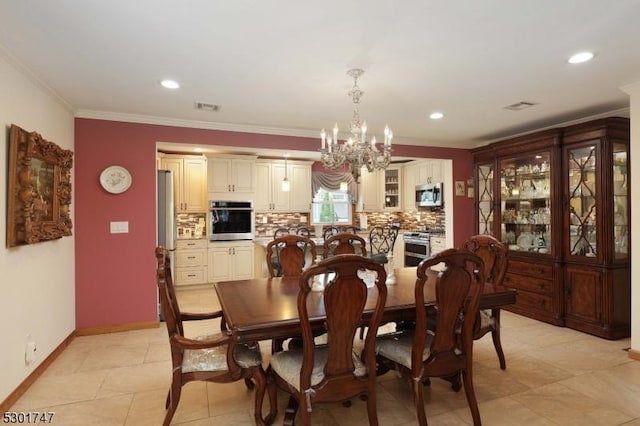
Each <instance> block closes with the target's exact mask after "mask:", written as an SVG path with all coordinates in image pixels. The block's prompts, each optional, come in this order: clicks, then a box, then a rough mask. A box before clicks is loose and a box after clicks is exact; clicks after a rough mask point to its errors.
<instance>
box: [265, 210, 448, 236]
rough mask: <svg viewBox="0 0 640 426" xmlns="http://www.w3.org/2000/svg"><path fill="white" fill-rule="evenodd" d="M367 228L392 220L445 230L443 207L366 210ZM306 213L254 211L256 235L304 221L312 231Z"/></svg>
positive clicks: (356, 219)
mask: <svg viewBox="0 0 640 426" xmlns="http://www.w3.org/2000/svg"><path fill="white" fill-rule="evenodd" d="M365 214H366V215H367V228H369V229H370V228H372V227H373V226H376V225H387V224H390V223H392V222H400V229H402V230H403V231H412V230H415V231H418V230H422V229H427V230H429V231H430V232H433V233H444V232H445V215H444V209H430V210H421V211H418V212H411V213H405V212H368V213H365ZM359 219H360V213H355V215H354V221H353V225H354V226H356V227H357V226H359V224H360V220H359ZM308 222H309V214H308V213H256V228H255V232H256V236H257V237H272V236H273V233H274V232H275V230H276V229H278V228H282V227H289V226H296V225H299V224H304V223H306V224H307V226H309V228H310V229H311V230H312V232H313V226H311V225H309V223H308Z"/></svg>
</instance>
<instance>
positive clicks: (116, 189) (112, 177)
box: [100, 166, 132, 194]
mask: <svg viewBox="0 0 640 426" xmlns="http://www.w3.org/2000/svg"><path fill="white" fill-rule="evenodd" d="M131 181H132V179H131V173H129V170H127V169H125V168H124V167H122V166H109V167H107V168H106V169H104V170H103V171H102V173H100V185H102V187H103V188H104V189H105V191H107V192H110V193H112V194H121V193H123V192H124V191H126V190H127V189H129V187H130V186H131Z"/></svg>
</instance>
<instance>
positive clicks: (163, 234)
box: [157, 170, 177, 319]
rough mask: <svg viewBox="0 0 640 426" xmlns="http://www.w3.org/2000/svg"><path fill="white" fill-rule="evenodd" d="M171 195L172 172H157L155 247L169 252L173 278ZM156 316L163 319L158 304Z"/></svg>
mask: <svg viewBox="0 0 640 426" xmlns="http://www.w3.org/2000/svg"><path fill="white" fill-rule="evenodd" d="M173 194H174V192H173V172H172V171H171V170H158V218H157V221H158V236H157V245H159V246H162V247H164V248H166V249H167V250H169V258H170V260H171V276H172V277H175V274H174V268H175V253H176V232H177V231H176V212H175V210H174V204H173ZM174 279H175V278H174ZM158 316H159V318H160V319H163V315H162V311H161V309H160V303H158Z"/></svg>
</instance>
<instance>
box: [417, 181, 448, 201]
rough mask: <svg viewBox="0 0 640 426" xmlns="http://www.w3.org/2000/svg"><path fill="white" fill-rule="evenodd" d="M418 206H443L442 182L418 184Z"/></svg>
mask: <svg viewBox="0 0 640 426" xmlns="http://www.w3.org/2000/svg"><path fill="white" fill-rule="evenodd" d="M416 207H442V182H437V183H425V184H423V185H417V186H416Z"/></svg>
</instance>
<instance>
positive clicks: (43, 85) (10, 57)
mask: <svg viewBox="0 0 640 426" xmlns="http://www.w3.org/2000/svg"><path fill="white" fill-rule="evenodd" d="M0 57H1V58H3V59H4V60H5V61H6V62H7V64H9V65H10V66H11V67H13V68H14V69H15V70H16V71H18V72H19V73H20V74H21V75H22V76H24V77H26V78H27V80H29V81H30V82H32V83H33V84H34V85H35V86H36V87H38V88H39V89H40V90H42V91H43V92H45V93H46V94H48V95H49V96H51V98H53V100H55V101H56V102H58V103H59V104H60V105H62V107H63V108H65V109H66V110H67V111H69V112H71V113H74V112H75V108H74V107H73V105H71V103H69V102H68V101H67V100H66V99H65V98H63V97H62V96H61V95H60V94H59V93H58V92H57V91H55V90H54V89H53V88H52V87H51V86H49V84H48V83H47V82H46V81H45V80H43V79H42V78H40V76H38V75H37V74H36V73H34V72H33V71H31V70H30V69H29V67H27V66H26V65H25V64H24V63H22V62H21V61H20V60H19V59H18V58H17V57H16V56H15V55H14V54H13V53H12V52H11V51H10V50H9V49H7V48H6V47H5V46H3V45H2V44H0Z"/></svg>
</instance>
